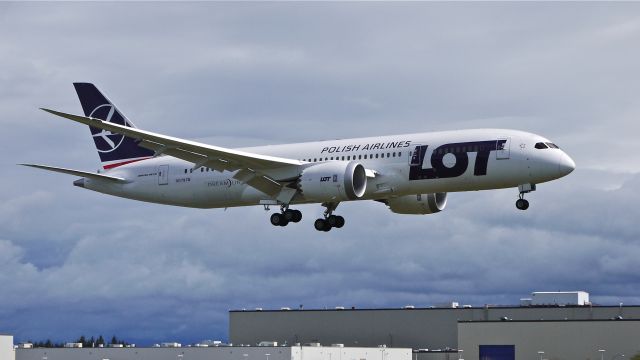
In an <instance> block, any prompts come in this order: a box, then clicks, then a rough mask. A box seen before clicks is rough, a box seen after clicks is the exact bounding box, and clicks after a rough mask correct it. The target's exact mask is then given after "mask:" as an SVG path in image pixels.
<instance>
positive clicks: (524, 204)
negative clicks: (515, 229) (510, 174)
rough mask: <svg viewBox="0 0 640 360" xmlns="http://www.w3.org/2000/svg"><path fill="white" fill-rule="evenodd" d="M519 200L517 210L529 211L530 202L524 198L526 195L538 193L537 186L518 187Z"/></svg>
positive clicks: (525, 185)
mask: <svg viewBox="0 0 640 360" xmlns="http://www.w3.org/2000/svg"><path fill="white" fill-rule="evenodd" d="M518 191H519V192H520V194H519V195H518V200H517V201H516V208H518V210H527V209H528V208H529V202H528V201H527V200H526V199H525V198H524V194H526V193H529V192H532V191H536V184H523V185H519V186H518Z"/></svg>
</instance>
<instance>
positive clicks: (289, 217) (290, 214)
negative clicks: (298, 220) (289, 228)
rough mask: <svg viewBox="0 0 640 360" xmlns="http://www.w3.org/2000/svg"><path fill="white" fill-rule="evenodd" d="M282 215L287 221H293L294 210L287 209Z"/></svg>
mask: <svg viewBox="0 0 640 360" xmlns="http://www.w3.org/2000/svg"><path fill="white" fill-rule="evenodd" d="M282 214H283V215H284V218H285V219H287V221H293V210H291V209H287V210H285V211H284V212H283V213H282Z"/></svg>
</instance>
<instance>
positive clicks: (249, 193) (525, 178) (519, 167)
mask: <svg viewBox="0 0 640 360" xmlns="http://www.w3.org/2000/svg"><path fill="white" fill-rule="evenodd" d="M539 143H545V144H550V142H549V140H548V139H545V138H543V137H541V136H539V135H535V134H532V133H527V132H523V131H516V130H504V129H478V130H459V131H444V132H432V133H417V134H407V135H394V136H381V137H369V138H356V139H344V140H329V141H318V142H307V143H297V144H285V145H270V146H260V147H251V148H242V149H237V150H241V151H246V152H250V153H254V154H260V155H268V156H276V157H281V158H289V159H297V160H300V161H303V162H304V164H303V165H300V168H301V169H303V168H304V167H305V166H309V165H311V164H320V163H326V162H332V161H355V162H358V163H360V164H362V165H363V166H364V168H366V169H372V170H373V171H374V173H373V175H375V176H373V175H372V174H371V172H369V173H368V175H369V176H368V178H367V182H366V190H365V192H364V195H363V196H362V197H360V198H358V199H357V200H378V199H389V198H394V197H401V196H406V195H416V194H433V193H447V192H459V191H475V190H489V189H501V188H510V187H518V186H520V185H523V184H539V183H543V182H547V181H551V180H554V179H558V178H560V177H563V176H565V175H567V174H569V173H570V172H571V171H572V170H573V169H574V168H575V163H574V162H573V160H571V158H570V157H569V156H568V155H567V154H566V153H565V152H564V151H562V150H560V149H558V148H556V147H555V146H554V147H546V148H536V147H535V146H536V144H539ZM102 173H103V174H106V175H110V176H115V177H119V178H123V179H126V182H123V183H115V182H110V181H103V180H101V179H90V178H84V179H81V180H78V181H76V182H75V183H74V184H76V185H78V186H82V187H84V188H86V189H90V190H94V191H98V192H101V193H105V194H109V195H114V196H119V197H123V198H128V199H135V200H140V201H146V202H152V203H159V204H167V205H175V206H183V207H194V208H226V207H237V206H251V205H259V204H261V201H264V200H266V199H269V196H267V195H266V194H264V193H262V192H261V191H259V190H257V189H256V188H254V187H251V186H249V185H247V184H245V183H243V182H242V181H240V180H236V179H234V175H235V172H229V171H222V172H220V171H214V170H213V169H210V168H207V167H196V168H194V164H193V163H192V162H188V161H184V160H181V159H177V158H175V157H172V156H167V155H161V156H157V157H153V158H149V159H144V160H141V161H136V162H132V163H129V164H125V165H122V166H119V167H116V168H113V169H111V170H106V171H103V172H102ZM326 180H327V181H332V180H333V181H335V178H334V179H326ZM321 181H324V180H321ZM342 201H348V200H342ZM312 202H318V201H314V200H313V199H309V198H306V197H305V196H304V192H302V193H300V194H298V195H296V196H294V197H293V199H292V200H291V202H290V204H303V203H312Z"/></svg>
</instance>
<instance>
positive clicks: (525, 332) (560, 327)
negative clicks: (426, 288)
mask: <svg viewBox="0 0 640 360" xmlns="http://www.w3.org/2000/svg"><path fill="white" fill-rule="evenodd" d="M458 343H459V345H460V348H461V349H462V350H464V352H463V354H464V358H465V359H466V360H472V359H473V360H475V359H479V354H478V349H479V348H478V346H479V345H515V350H516V359H518V360H539V359H540V355H539V354H538V351H544V354H543V355H542V357H543V358H544V359H549V360H600V356H601V355H600V353H599V352H598V350H599V349H604V350H606V351H605V352H604V359H605V360H614V359H617V360H624V359H630V358H631V356H632V355H634V354H637V353H640V321H638V320H609V321H536V322H518V321H500V322H476V323H460V324H459V327H458ZM622 354H624V355H625V357H622V356H621V355H622Z"/></svg>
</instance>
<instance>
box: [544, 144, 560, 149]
mask: <svg viewBox="0 0 640 360" xmlns="http://www.w3.org/2000/svg"><path fill="white" fill-rule="evenodd" d="M547 145H548V146H549V147H550V148H552V149H560V148H559V147H558V145H556V144H554V143H550V142H548V143H547Z"/></svg>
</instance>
